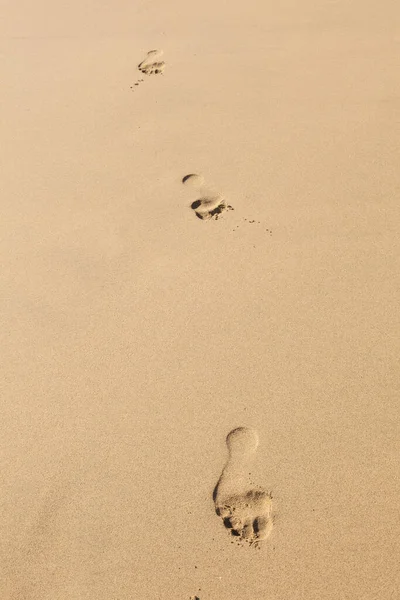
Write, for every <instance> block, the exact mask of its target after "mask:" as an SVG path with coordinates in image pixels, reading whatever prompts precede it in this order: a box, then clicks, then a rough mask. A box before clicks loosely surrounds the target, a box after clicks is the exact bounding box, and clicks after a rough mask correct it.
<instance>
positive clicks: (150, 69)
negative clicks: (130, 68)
mask: <svg viewBox="0 0 400 600" xmlns="http://www.w3.org/2000/svg"><path fill="white" fill-rule="evenodd" d="M162 55H163V51H162V50H150V52H148V53H147V56H146V58H145V59H144V60H143V61H142V62H141V63H140V64H139V65H138V69H139V71H140V72H141V73H144V74H145V75H162V74H163V72H164V69H165V62H164V61H160V60H159V58H161V56H162Z"/></svg>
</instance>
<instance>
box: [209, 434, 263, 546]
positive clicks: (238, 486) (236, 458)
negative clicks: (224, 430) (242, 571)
mask: <svg viewBox="0 0 400 600" xmlns="http://www.w3.org/2000/svg"><path fill="white" fill-rule="evenodd" d="M226 445H227V446H228V452H229V457H228V460H227V463H226V465H225V467H224V468H223V470H222V473H221V477H220V478H219V480H218V483H217V485H216V487H215V489H214V493H213V500H214V503H215V511H216V513H217V515H219V516H220V517H222V519H223V522H224V525H225V527H226V528H227V529H229V530H230V531H231V534H232V535H234V536H236V537H237V538H238V539H240V540H242V541H245V542H248V543H249V544H250V545H252V544H255V543H257V542H260V541H262V540H265V539H266V538H267V537H268V536H269V534H270V533H271V530H272V527H273V519H272V497H271V494H270V493H268V492H266V491H264V490H257V489H251V488H250V486H249V485H248V480H247V477H246V476H247V474H248V469H249V466H250V463H251V461H252V459H253V458H254V455H255V453H256V450H257V447H258V435H257V432H256V431H254V429H249V428H247V427H238V428H237V429H233V430H232V431H231V432H230V433H229V434H228V436H227V438H226ZM249 488H250V489H249Z"/></svg>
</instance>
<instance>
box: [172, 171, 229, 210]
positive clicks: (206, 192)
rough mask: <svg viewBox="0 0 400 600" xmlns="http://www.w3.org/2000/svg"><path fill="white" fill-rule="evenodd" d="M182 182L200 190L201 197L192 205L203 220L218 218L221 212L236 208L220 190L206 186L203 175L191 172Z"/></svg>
mask: <svg viewBox="0 0 400 600" xmlns="http://www.w3.org/2000/svg"><path fill="white" fill-rule="evenodd" d="M182 183H183V184H184V185H186V186H188V187H192V188H194V189H196V190H198V191H199V195H200V196H201V197H200V198H199V199H198V200H195V201H194V202H192V204H191V205H190V207H191V208H192V210H194V212H195V215H196V217H198V218H199V219H202V220H203V221H208V220H209V219H215V220H217V219H218V218H219V215H220V214H221V213H223V212H225V211H227V210H234V209H233V207H232V206H230V205H229V204H227V202H226V200H225V198H224V196H223V195H222V194H221V193H220V192H217V191H216V190H214V189H212V188H211V187H205V185H204V177H203V176H202V175H197V174H196V173H190V175H185V177H184V178H183V179H182Z"/></svg>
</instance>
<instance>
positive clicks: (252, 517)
mask: <svg viewBox="0 0 400 600" xmlns="http://www.w3.org/2000/svg"><path fill="white" fill-rule="evenodd" d="M162 55H163V51H162V50H150V52H148V53H147V56H146V58H145V59H144V60H143V61H142V62H141V63H140V64H139V65H138V69H139V71H140V72H141V73H142V74H143V75H147V76H149V75H162V74H163V72H164V69H165V62H164V61H162V60H160V58H161V56H162ZM143 81H144V79H143V78H141V79H138V80H137V81H136V82H135V83H134V84H133V86H131V89H134V88H135V87H138V86H139V85H140V84H141V83H142V82H143ZM182 183H183V184H184V185H185V186H186V187H188V188H189V189H192V190H194V191H196V195H197V198H196V199H195V200H193V201H192V202H191V204H190V208H191V209H192V210H193V212H194V214H195V215H196V217H197V218H199V219H201V220H202V221H209V220H211V219H213V220H218V219H219V218H220V217H221V215H223V213H225V212H228V211H231V210H234V208H233V206H231V205H230V204H228V202H227V200H226V198H225V197H224V195H223V194H221V192H219V191H217V190H216V189H214V188H213V187H212V186H209V185H206V183H205V180H204V177H203V176H202V175H198V174H196V173H190V174H188V175H185V177H183V179H182ZM243 220H244V221H245V222H247V223H248V224H253V223H257V224H259V225H261V222H260V221H256V220H255V219H247V218H244V219H243ZM238 227H239V225H236V226H235V227H234V229H233V231H235V230H236V229H238ZM266 231H267V232H268V233H269V234H270V235H272V231H271V230H270V229H266ZM258 443H259V440H258V434H257V432H256V431H254V430H253V429H250V428H247V427H238V428H236V429H233V430H232V431H231V432H230V433H229V434H228V436H227V438H226V445H227V448H228V460H227V462H226V464H225V466H224V468H223V470H222V473H221V476H220V478H219V480H218V483H217V485H216V486H215V489H214V493H213V500H214V504H215V512H216V513H217V515H218V516H219V517H221V519H222V522H223V525H224V526H225V528H226V529H227V530H229V531H230V533H231V535H232V536H234V538H235V539H236V540H237V541H238V542H239V543H247V544H249V545H256V546H258V544H259V543H260V542H261V541H263V540H265V539H267V538H268V536H269V535H270V533H271V531H272V528H273V517H272V496H271V494H270V493H269V492H267V491H265V490H263V489H255V488H253V487H252V486H250V485H249V483H248V481H247V480H246V474H247V473H248V469H249V466H250V464H251V461H252V459H253V458H254V456H255V453H256V450H257V448H258ZM192 598H193V600H200V599H199V597H198V596H192ZM191 600H192V599H191Z"/></svg>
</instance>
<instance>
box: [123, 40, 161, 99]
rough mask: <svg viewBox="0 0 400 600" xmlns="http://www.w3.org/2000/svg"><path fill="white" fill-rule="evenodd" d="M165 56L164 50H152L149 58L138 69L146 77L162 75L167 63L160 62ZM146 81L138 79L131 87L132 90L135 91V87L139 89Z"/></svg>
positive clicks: (148, 55) (148, 54)
mask: <svg viewBox="0 0 400 600" xmlns="http://www.w3.org/2000/svg"><path fill="white" fill-rule="evenodd" d="M162 55H163V51H162V50H150V52H148V53H147V56H146V58H145V59H144V60H142V62H141V63H140V64H139V65H138V67H137V68H138V69H139V71H140V72H141V73H143V74H144V75H162V74H163V72H164V69H165V62H164V61H160V60H158V59H159V58H161V56H162ZM143 81H144V79H137V80H136V81H135V83H134V84H133V85H131V86H130V88H131V90H132V91H134V90H135V87H138V86H139V85H140V84H141V83H143Z"/></svg>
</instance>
